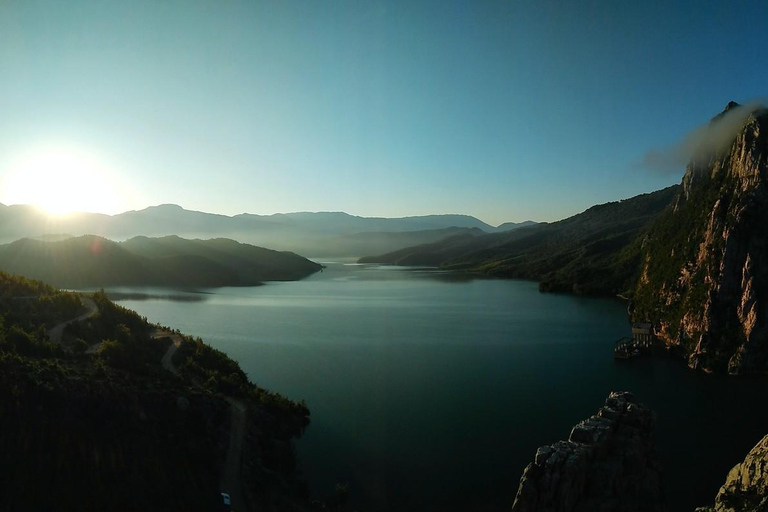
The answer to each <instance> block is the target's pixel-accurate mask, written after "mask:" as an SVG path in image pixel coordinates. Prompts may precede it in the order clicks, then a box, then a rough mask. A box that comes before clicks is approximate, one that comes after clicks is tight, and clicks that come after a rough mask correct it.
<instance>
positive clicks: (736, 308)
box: [633, 103, 768, 374]
mask: <svg viewBox="0 0 768 512" xmlns="http://www.w3.org/2000/svg"><path fill="white" fill-rule="evenodd" d="M735 121H738V124H736V125H735V129H734V130H733V133H730V134H726V135H729V136H728V138H727V139H725V141H726V142H727V143H726V144H724V145H721V146H720V147H703V148H701V150H700V151H699V152H698V154H697V155H696V156H695V157H694V158H693V159H692V161H691V162H690V163H689V164H688V167H687V169H686V173H685V176H684V177H683V181H682V187H681V189H680V191H679V193H678V195H677V197H676V199H675V202H674V207H673V208H670V209H669V210H668V211H666V212H665V213H664V214H663V215H662V216H660V217H659V218H658V219H657V221H656V222H655V223H654V225H653V227H652V228H651V229H650V231H649V232H648V235H647V237H646V238H645V240H644V241H643V260H642V272H641V276H640V280H639V282H638V284H637V288H636V290H635V293H634V296H633V304H634V313H633V317H634V319H636V320H643V321H652V322H653V323H654V325H655V326H656V329H657V335H658V336H659V337H660V338H661V339H662V340H663V341H664V342H665V343H666V344H667V345H668V346H669V347H670V348H673V349H674V350H676V351H678V352H680V353H681V354H682V355H683V356H684V357H685V358H686V359H687V361H688V365H689V366H690V367H692V368H699V369H703V370H705V371H716V372H719V371H723V372H725V371H727V372H728V373H731V374H744V373H766V372H768V222H766V220H768V110H766V109H765V108H756V109H747V108H746V107H740V106H739V105H737V104H735V103H730V104H729V105H728V107H727V108H726V110H725V111H724V112H723V113H722V114H720V115H718V116H717V117H716V118H714V119H713V120H712V122H711V123H710V127H709V129H710V130H712V131H713V133H717V131H718V130H720V129H721V127H722V126H725V127H726V128H727V127H728V126H730V125H734V122H735ZM723 123H725V124H723Z"/></svg>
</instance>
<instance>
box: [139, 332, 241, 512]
mask: <svg viewBox="0 0 768 512" xmlns="http://www.w3.org/2000/svg"><path fill="white" fill-rule="evenodd" d="M153 337H155V338H164V337H168V338H170V339H171V341H172V342H173V343H171V346H169V347H168V350H166V351H165V354H164V355H163V359H162V363H163V368H165V369H166V370H168V371H169V372H171V373H173V374H174V375H178V374H179V372H178V370H176V366H174V364H173V354H174V353H175V352H176V349H178V348H179V346H180V345H181V336H179V335H178V334H176V333H173V332H170V331H162V330H158V331H155V333H154V335H153ZM224 399H225V400H226V401H227V403H228V404H229V410H230V417H231V425H230V428H229V446H228V448H227V457H226V460H225V461H224V470H223V471H222V474H221V480H220V482H219V485H220V488H221V491H222V492H226V493H227V494H229V498H230V500H231V510H237V511H239V512H242V511H246V512H247V511H248V510H249V509H248V507H247V505H246V502H245V495H244V494H243V483H242V476H241V474H240V468H241V467H242V462H241V461H242V457H243V444H244V443H245V433H246V430H247V425H248V418H247V416H246V408H245V404H244V403H243V402H241V401H240V400H238V399H236V398H232V397H230V396H227V397H224Z"/></svg>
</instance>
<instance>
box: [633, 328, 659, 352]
mask: <svg viewBox="0 0 768 512" xmlns="http://www.w3.org/2000/svg"><path fill="white" fill-rule="evenodd" d="M653 339H654V336H653V324H652V323H649V322H636V323H634V324H632V341H634V342H635V344H636V345H637V346H640V347H650V346H651V345H652V344H653Z"/></svg>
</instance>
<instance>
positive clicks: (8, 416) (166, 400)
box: [0, 272, 309, 511]
mask: <svg viewBox="0 0 768 512" xmlns="http://www.w3.org/2000/svg"><path fill="white" fill-rule="evenodd" d="M89 301H90V302H89ZM85 303H89V304H90V305H91V306H95V308H94V309H93V314H92V315H91V316H89V317H88V318H85V319H83V320H82V321H79V322H74V323H72V324H69V325H67V326H66V328H65V329H64V331H63V335H62V337H61V340H54V339H52V337H51V335H50V333H51V332H52V331H51V329H52V328H54V327H55V326H56V325H57V324H58V323H60V322H63V321H67V320H70V319H73V318H77V317H78V316H80V315H83V313H84V312H87V311H88V308H86V306H85ZM167 333H172V331H170V330H168V329H165V330H164V331H163V335H162V337H158V335H157V327H156V326H153V325H150V324H148V323H147V321H146V320H145V319H144V318H141V317H139V316H138V315H137V314H136V313H134V312H132V311H129V310H126V309H124V308H121V307H119V306H117V305H115V304H114V303H112V302H111V301H109V299H107V297H106V296H105V295H104V294H103V293H96V294H94V295H92V296H90V297H83V296H80V295H77V294H74V293H67V292H61V291H58V290H56V289H54V288H51V287H50V286H47V285H44V284H42V283H40V282H37V281H31V280H28V279H26V278H22V277H18V276H11V275H8V274H5V273H2V272H0V417H2V422H0V510H72V511H91V510H92V511H102V510H200V511H211V510H217V509H218V508H217V507H219V506H220V503H221V498H220V494H219V493H220V491H221V490H222V489H220V488H219V481H220V475H221V468H222V463H223V461H224V456H225V453H226V449H227V446H228V442H229V429H230V410H229V409H230V406H229V405H228V403H227V402H226V401H225V399H224V398H225V397H226V396H229V397H234V398H237V399H238V400H240V401H241V402H242V403H244V404H246V409H247V411H246V415H247V418H248V420H247V425H248V427H247V429H248V430H247V432H248V435H247V436H246V444H245V447H244V450H243V451H244V453H245V460H244V464H243V471H244V473H243V475H244V476H243V480H244V487H245V489H246V490H245V492H246V493H247V494H248V495H249V496H250V499H251V500H252V503H251V505H252V506H253V507H254V508H255V509H258V510H306V509H307V508H308V507H309V505H308V503H309V498H308V496H307V491H306V486H305V484H303V483H302V482H301V481H300V479H299V477H298V469H297V467H296V460H295V454H294V449H293V445H292V439H295V438H296V437H298V436H300V435H301V433H302V432H303V430H304V428H305V427H306V426H307V425H308V423H309V411H308V409H307V408H306V407H305V406H304V405H303V404H299V403H295V402H292V401H290V400H288V399H286V398H284V397H282V396H280V395H279V394H276V393H272V392H269V391H266V390H264V389H261V388H258V387H257V386H255V385H253V384H251V383H250V382H249V380H248V378H247V376H246V375H245V373H244V372H243V371H242V370H241V369H240V367H239V366H238V364H237V363H236V362H235V361H233V360H231V359H229V358H228V357H227V356H226V355H225V354H223V353H221V352H219V351H217V350H214V349H212V348H211V347H209V346H207V345H206V344H204V343H203V342H202V340H199V339H192V338H189V337H185V336H179V335H177V334H174V336H177V337H178V339H179V340H180V341H181V345H180V347H179V349H178V350H177V351H176V357H175V359H174V361H175V364H176V365H177V368H178V375H175V374H173V373H172V372H169V371H168V370H167V369H165V368H163V366H162V365H161V359H162V358H163V356H164V354H165V353H166V350H167V349H168V347H169V345H170V339H169V338H168V337H167V335H166V334H167Z"/></svg>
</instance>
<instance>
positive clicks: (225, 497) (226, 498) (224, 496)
mask: <svg viewBox="0 0 768 512" xmlns="http://www.w3.org/2000/svg"><path fill="white" fill-rule="evenodd" d="M221 502H222V503H223V504H224V506H225V507H226V509H225V510H229V507H230V505H231V500H230V499H229V494H227V493H225V492H223V493H221Z"/></svg>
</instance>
